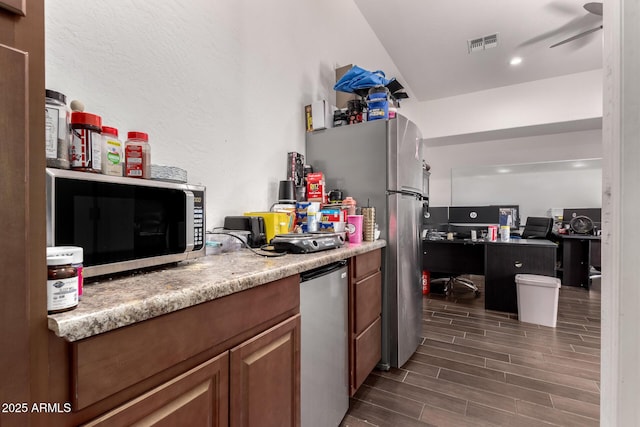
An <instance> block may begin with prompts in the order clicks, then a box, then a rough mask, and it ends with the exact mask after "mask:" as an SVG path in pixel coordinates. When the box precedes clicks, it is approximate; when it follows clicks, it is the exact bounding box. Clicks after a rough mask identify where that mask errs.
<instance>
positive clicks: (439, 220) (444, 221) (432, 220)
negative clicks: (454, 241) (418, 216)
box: [422, 206, 449, 231]
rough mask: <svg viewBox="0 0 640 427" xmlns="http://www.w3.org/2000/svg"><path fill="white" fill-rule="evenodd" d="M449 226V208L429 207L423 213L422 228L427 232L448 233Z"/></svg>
mask: <svg viewBox="0 0 640 427" xmlns="http://www.w3.org/2000/svg"><path fill="white" fill-rule="evenodd" d="M448 225H449V207H448V206H442V207H441V206H429V207H424V209H423V211H422V228H423V229H425V230H433V229H435V230H437V231H447V226H448Z"/></svg>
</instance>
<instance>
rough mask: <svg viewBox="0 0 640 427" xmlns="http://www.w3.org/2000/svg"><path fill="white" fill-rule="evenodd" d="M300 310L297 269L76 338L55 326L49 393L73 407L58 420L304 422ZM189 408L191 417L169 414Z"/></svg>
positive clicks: (53, 399) (66, 422)
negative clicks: (184, 418) (288, 274)
mask: <svg viewBox="0 0 640 427" xmlns="http://www.w3.org/2000/svg"><path fill="white" fill-rule="evenodd" d="M299 312H300V282H299V277H298V276H297V275H295V276H291V277H287V278H285V279H281V280H277V281H275V282H271V283H268V284H265V285H261V286H257V287H255V288H252V289H249V290H246V291H242V292H238V293H235V294H232V295H229V296H226V297H223V298H219V299H215V300H212V301H209V302H206V303H203V304H198V305H196V306H193V307H189V308H186V309H184V310H179V311H176V312H173V313H169V314H166V315H163V316H159V317H155V318H153V319H150V320H147V321H144V322H140V323H136V324H134V325H131V326H128V327H124V328H119V329H115V330H113V331H110V332H107V333H104V334H100V335H96V336H93V337H90V338H87V339H84V340H80V341H77V342H72V343H68V342H66V341H64V340H62V339H60V338H57V337H55V336H53V335H52V334H51V335H50V337H49V348H50V357H49V359H50V366H51V369H50V374H49V383H50V384H51V390H50V395H49V398H48V399H45V401H50V402H71V404H72V409H73V411H72V412H71V413H69V414H57V415H56V416H55V417H54V418H51V422H52V423H54V424H55V425H57V426H75V425H80V424H83V423H87V422H90V423H89V424H88V425H129V424H130V421H131V420H138V421H139V420H142V419H144V420H148V421H149V422H148V423H147V421H145V423H144V424H145V425H165V423H167V424H166V425H194V426H199V425H204V426H210V425H227V424H228V423H229V422H231V425H249V424H251V425H278V426H280V425H290V426H298V425H299V424H300V422H299V417H300V405H299V387H300V385H299V382H300V361H299V359H300V315H299ZM236 376H237V378H236ZM228 395H231V396H232V398H231V399H230V400H229V399H228ZM223 408H231V412H229V413H228V414H227V413H226V412H225V411H226V409H223ZM268 411H271V412H273V413H275V414H276V416H277V418H270V417H273V415H270V414H268ZM183 412H189V413H191V412H193V414H192V415H193V416H194V417H195V418H194V422H193V423H187V424H185V423H184V422H182V421H181V422H180V423H178V424H175V423H172V422H171V420H173V419H174V417H175V416H182V415H181V414H182V413H183ZM190 416H191V415H190ZM257 419H260V420H261V421H260V422H256V420H257ZM271 419H273V423H268V422H266V421H265V420H271ZM251 420H253V422H251ZM282 420H287V422H281V421H282ZM151 421H153V422H151ZM200 421H203V423H201V422H200ZM156 422H157V424H154V423H156ZM119 423H121V424H119Z"/></svg>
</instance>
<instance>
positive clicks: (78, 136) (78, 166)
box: [71, 111, 102, 173]
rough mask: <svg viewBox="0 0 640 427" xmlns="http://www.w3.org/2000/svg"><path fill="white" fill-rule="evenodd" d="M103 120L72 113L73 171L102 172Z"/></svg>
mask: <svg viewBox="0 0 640 427" xmlns="http://www.w3.org/2000/svg"><path fill="white" fill-rule="evenodd" d="M101 133H102V118H101V117H100V116H97V115H95V114H91V113H85V112H80V111H74V112H73V113H71V169H75V170H80V171H84V172H95V173H100V172H102V135H101Z"/></svg>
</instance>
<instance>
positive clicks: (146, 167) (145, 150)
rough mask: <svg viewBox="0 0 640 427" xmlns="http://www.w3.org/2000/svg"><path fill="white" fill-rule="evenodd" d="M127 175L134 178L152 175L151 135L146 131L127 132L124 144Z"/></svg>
mask: <svg viewBox="0 0 640 427" xmlns="http://www.w3.org/2000/svg"><path fill="white" fill-rule="evenodd" d="M124 157H125V176H128V177H132V178H147V179H148V178H150V177H151V165H150V163H151V149H150V146H149V135H147V134H146V133H144V132H134V131H132V132H129V133H127V141H126V142H125V144H124Z"/></svg>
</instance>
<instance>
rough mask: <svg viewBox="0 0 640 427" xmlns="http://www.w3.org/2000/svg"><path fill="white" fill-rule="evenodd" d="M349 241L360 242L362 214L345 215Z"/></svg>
mask: <svg viewBox="0 0 640 427" xmlns="http://www.w3.org/2000/svg"><path fill="white" fill-rule="evenodd" d="M347 232H348V233H349V243H361V242H362V215H347Z"/></svg>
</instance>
